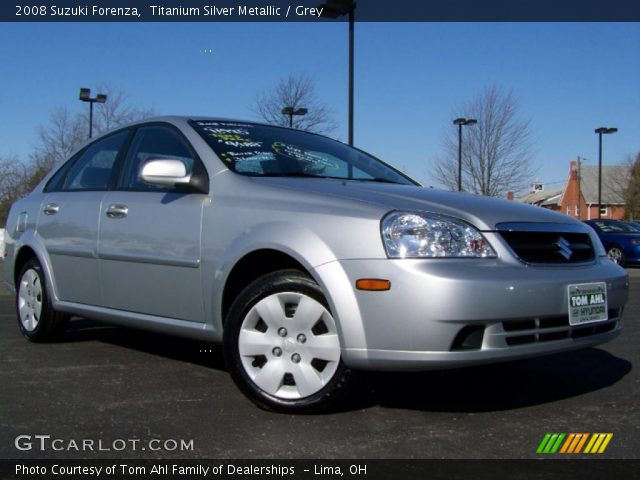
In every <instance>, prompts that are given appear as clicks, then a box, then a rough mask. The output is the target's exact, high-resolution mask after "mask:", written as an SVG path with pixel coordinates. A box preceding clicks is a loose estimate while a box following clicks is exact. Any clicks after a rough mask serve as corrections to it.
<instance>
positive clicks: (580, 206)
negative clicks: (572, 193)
mask: <svg viewBox="0 0 640 480" xmlns="http://www.w3.org/2000/svg"><path fill="white" fill-rule="evenodd" d="M582 160H586V158H580V155H578V161H577V164H576V183H577V184H578V203H577V205H578V220H582V204H581V203H580V199H581V197H582V193H581V191H580V179H581V172H580V168H581V167H582Z"/></svg>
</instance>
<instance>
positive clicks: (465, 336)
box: [451, 325, 484, 352]
mask: <svg viewBox="0 0 640 480" xmlns="http://www.w3.org/2000/svg"><path fill="white" fill-rule="evenodd" d="M483 338H484V325H467V326H466V327H464V328H463V329H462V330H460V331H459V332H458V334H457V335H456V338H455V339H454V340H453V344H452V345H451V351H453V352H456V351H463V350H480V348H481V347H482V339H483Z"/></svg>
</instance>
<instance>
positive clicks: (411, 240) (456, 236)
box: [381, 212, 496, 258]
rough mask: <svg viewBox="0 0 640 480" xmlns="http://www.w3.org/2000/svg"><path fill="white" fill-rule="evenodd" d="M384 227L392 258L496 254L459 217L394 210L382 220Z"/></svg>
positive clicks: (478, 233)
mask: <svg viewBox="0 0 640 480" xmlns="http://www.w3.org/2000/svg"><path fill="white" fill-rule="evenodd" d="M381 229H382V239H383V241H384V248H385V250H386V251H387V255H388V256H389V257H391V258H425V257H454V258H455V257H459V258H460V257H461V258H470V257H471V258H488V257H495V256H496V252H495V251H494V250H493V248H491V245H489V242H487V240H485V238H484V237H483V236H482V234H481V233H480V232H479V231H478V230H477V229H475V228H474V227H472V226H471V225H469V224H468V223H465V222H463V221H462V220H458V219H456V218H451V217H446V216H442V215H436V214H433V213H416V212H391V213H389V214H388V215H387V216H386V217H384V218H383V219H382V224H381Z"/></svg>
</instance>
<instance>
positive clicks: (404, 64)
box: [0, 23, 640, 188]
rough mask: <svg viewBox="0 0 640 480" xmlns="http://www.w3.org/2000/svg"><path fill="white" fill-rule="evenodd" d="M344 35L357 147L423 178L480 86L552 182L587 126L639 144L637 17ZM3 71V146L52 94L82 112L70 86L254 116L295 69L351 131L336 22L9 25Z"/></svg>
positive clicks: (0, 54)
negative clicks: (260, 97)
mask: <svg viewBox="0 0 640 480" xmlns="http://www.w3.org/2000/svg"><path fill="white" fill-rule="evenodd" d="M355 38H356V43H355V44H356V67H355V91H356V96H355V144H356V146H358V147H360V148H362V149H364V150H367V151H369V152H371V153H373V154H375V155H376V156H378V157H380V158H382V159H384V160H386V161H387V162H390V163H392V164H394V165H396V166H398V167H400V168H402V169H404V170H405V171H406V172H407V173H408V174H409V175H411V176H413V177H414V178H416V179H417V180H418V181H420V182H421V183H423V184H425V185H433V184H434V181H433V179H432V178H431V177H430V174H429V168H430V165H431V163H432V161H433V159H434V158H435V157H436V156H437V155H438V154H439V153H441V151H442V137H443V135H444V132H445V131H446V130H448V129H452V128H454V127H453V125H452V124H451V121H452V120H453V118H455V117H456V116H458V115H459V114H458V113H457V111H456V107H458V106H460V105H461V104H462V103H464V102H465V101H467V100H469V99H471V98H473V97H474V96H475V95H477V94H478V93H479V92H481V91H482V90H483V89H484V88H485V87H487V86H489V85H492V84H497V85H499V86H502V87H504V88H506V89H512V90H513V91H514V93H515V94H516V95H517V97H518V99H519V101H520V107H521V110H520V112H521V115H522V116H523V118H527V119H530V120H531V125H532V133H533V139H534V147H535V151H536V155H535V160H536V162H537V164H538V165H539V170H538V172H539V174H538V178H532V181H534V180H541V181H543V182H545V183H546V184H547V185H548V186H549V188H551V187H554V186H556V187H557V186H561V184H562V183H563V182H564V180H565V179H566V176H567V173H568V168H569V162H570V161H571V160H572V159H574V158H575V157H576V156H578V155H580V156H582V157H586V158H587V159H588V164H589V163H592V164H597V158H598V157H597V137H596V135H595V134H594V132H593V130H594V129H595V128H596V127H599V126H608V127H611V126H613V127H618V128H619V132H618V133H617V134H615V135H612V136H607V137H606V139H605V149H604V162H605V164H615V163H619V162H621V161H622V160H623V159H624V158H625V156H627V155H631V154H635V153H637V152H639V151H640V52H639V47H640V24H606V23H598V24H595V23H594V24H575V23H574V24H561V23H537V24H522V23H517V24H516V23H507V24H494V23H413V24H409V23H393V24H391V23H358V24H357V25H356V32H355ZM205 49H211V50H212V52H211V53H202V50H205ZM0 72H1V74H0V125H1V127H2V128H1V129H0V155H7V154H16V155H18V156H20V157H22V158H26V157H27V156H28V154H29V152H30V151H31V149H32V148H33V145H34V144H35V141H36V136H35V132H36V129H37V126H38V125H39V124H41V123H44V122H46V121H47V118H48V116H49V115H50V113H51V112H52V111H53V110H54V109H55V108H56V107H60V106H65V105H66V106H68V107H69V108H72V109H75V110H77V111H81V109H86V108H87V105H86V104H82V103H81V102H80V101H79V100H77V98H78V90H79V88H80V87H90V88H92V89H95V86H96V85H99V84H109V85H112V86H115V87H119V88H122V89H123V90H125V91H126V92H127V93H128V94H129V96H130V101H131V102H132V103H133V104H135V105H138V106H143V107H145V106H152V107H154V108H155V110H156V112H157V113H159V114H186V115H191V114H194V115H211V116H223V117H234V118H245V119H257V118H256V115H255V113H253V111H252V103H253V101H254V98H255V96H256V94H257V93H258V92H259V91H261V90H263V89H265V88H268V87H269V86H271V85H273V84H275V83H276V82H277V80H278V79H279V78H281V77H283V76H286V75H287V74H289V73H296V72H304V73H306V74H308V75H309V76H311V77H312V78H313V79H314V80H315V82H316V87H317V93H318V96H319V97H320V98H321V99H322V100H323V101H324V102H325V103H327V104H328V105H329V107H330V108H331V109H332V111H333V113H334V115H335V118H336V120H337V121H338V123H339V129H338V130H337V131H336V132H335V135H334V136H336V137H338V138H340V139H341V140H346V138H347V25H346V24H345V23H338V24H328V23H304V24H288V23H261V24H256V23H251V24H243V23H173V24H171V23H164V24H158V23H154V24H107V23H92V24H88V23H87V24H71V23H67V24H46V23H39V24H7V23H5V24H2V27H1V28H0ZM93 93H96V92H95V90H94V92H93ZM96 108H100V106H97V107H96Z"/></svg>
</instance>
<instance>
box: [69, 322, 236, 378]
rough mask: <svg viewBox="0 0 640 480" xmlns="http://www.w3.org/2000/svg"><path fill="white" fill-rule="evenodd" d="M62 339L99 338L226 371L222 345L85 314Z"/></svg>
mask: <svg viewBox="0 0 640 480" xmlns="http://www.w3.org/2000/svg"><path fill="white" fill-rule="evenodd" d="M60 341H61V342H65V343H66V342H88V341H98V342H104V343H108V344H111V345H116V346H120V347H124V348H128V349H132V350H137V351H140V352H144V353H149V354H152V355H158V356H161V357H164V358H170V359H172V360H178V361H180V362H188V363H193V364H195V365H200V366H203V367H209V368H214V369H216V370H223V371H226V367H225V365H224V359H223V357H222V349H221V348H220V346H218V345H212V344H209V343H206V342H202V341H197V340H190V339H186V338H180V337H174V336H169V335H163V334H161V333H154V332H149V331H145V330H136V329H134V328H125V327H118V326H113V325H106V324H104V323H100V322H98V321H95V320H89V319H85V318H80V319H74V320H73V321H71V322H70V323H69V328H68V329H67V331H66V332H65V334H64V336H63V337H62V338H61V339H60Z"/></svg>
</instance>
